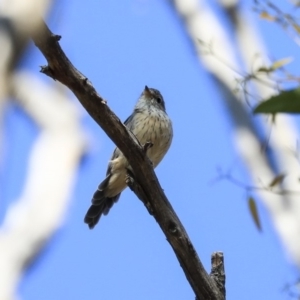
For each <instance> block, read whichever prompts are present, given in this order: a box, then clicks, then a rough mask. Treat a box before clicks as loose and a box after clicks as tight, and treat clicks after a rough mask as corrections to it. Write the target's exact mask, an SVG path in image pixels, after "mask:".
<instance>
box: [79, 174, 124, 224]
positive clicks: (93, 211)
mask: <svg viewBox="0 0 300 300" xmlns="http://www.w3.org/2000/svg"><path fill="white" fill-rule="evenodd" d="M108 180H109V177H107V178H106V179H105V180H104V181H103V182H102V183H101V184H100V185H99V187H98V189H97V191H96V192H95V193H94V196H93V199H92V205H91V206H90V208H89V209H88V211H87V213H86V215H85V217H84V222H85V223H86V224H88V226H89V228H90V229H93V228H94V227H95V225H96V224H97V223H98V222H99V220H100V218H101V216H102V215H107V214H108V213H109V210H110V209H111V207H112V206H113V205H114V203H115V202H117V201H118V199H119V197H120V195H121V194H118V195H116V196H114V197H105V196H104V190H105V186H106V185H107V182H108Z"/></svg>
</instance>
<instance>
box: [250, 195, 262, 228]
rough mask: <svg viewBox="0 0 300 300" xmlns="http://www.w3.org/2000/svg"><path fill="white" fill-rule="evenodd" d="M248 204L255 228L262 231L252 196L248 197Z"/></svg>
mask: <svg viewBox="0 0 300 300" xmlns="http://www.w3.org/2000/svg"><path fill="white" fill-rule="evenodd" d="M248 206H249V210H250V214H251V217H252V219H253V221H254V223H255V225H256V227H257V229H258V230H259V231H262V228H261V224H260V219H259V215H258V210H257V207H256V203H255V200H254V198H253V197H249V199H248Z"/></svg>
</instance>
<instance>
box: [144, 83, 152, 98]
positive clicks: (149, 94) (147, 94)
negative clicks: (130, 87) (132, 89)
mask: <svg viewBox="0 0 300 300" xmlns="http://www.w3.org/2000/svg"><path fill="white" fill-rule="evenodd" d="M144 95H145V96H146V97H147V98H151V97H152V94H151V91H150V89H149V88H148V87H147V86H146V85H145V89H144Z"/></svg>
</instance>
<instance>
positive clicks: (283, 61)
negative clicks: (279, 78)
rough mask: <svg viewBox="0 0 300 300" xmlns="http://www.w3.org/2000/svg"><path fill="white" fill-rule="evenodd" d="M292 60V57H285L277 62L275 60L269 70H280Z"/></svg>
mask: <svg viewBox="0 0 300 300" xmlns="http://www.w3.org/2000/svg"><path fill="white" fill-rule="evenodd" d="M292 60H293V58H292V57H285V58H282V59H279V60H276V61H274V62H273V63H272V65H271V67H270V69H271V70H272V71H275V70H277V69H279V68H282V67H283V66H285V65H287V64H289V63H290V62H291V61H292Z"/></svg>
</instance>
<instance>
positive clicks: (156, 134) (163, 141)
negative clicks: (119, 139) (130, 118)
mask: <svg viewBox="0 0 300 300" xmlns="http://www.w3.org/2000/svg"><path fill="white" fill-rule="evenodd" d="M136 121H137V122H136V126H135V128H134V130H133V133H134V134H135V135H136V137H137V139H138V140H139V142H140V143H141V144H142V145H144V144H145V143H146V142H151V143H152V144H153V146H152V147H151V148H150V149H148V151H147V155H148V157H149V159H150V160H151V161H152V163H153V166H154V167H156V166H157V165H158V164H159V163H160V161H161V160H162V158H163V157H164V155H165V154H166V152H167V151H168V149H169V147H170V145H171V141H172V137H173V129H172V123H171V120H170V118H169V117H168V115H167V114H165V113H164V112H163V111H159V112H151V111H150V112H147V113H139V115H138V116H137V120H136Z"/></svg>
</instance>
